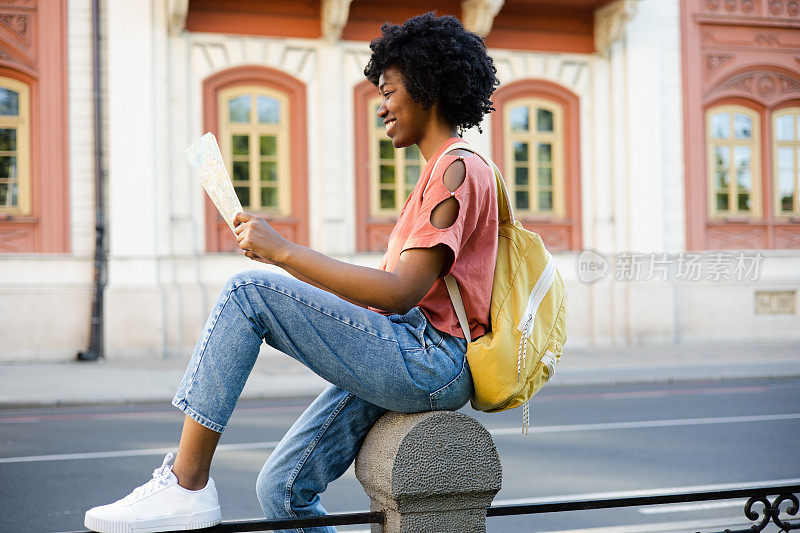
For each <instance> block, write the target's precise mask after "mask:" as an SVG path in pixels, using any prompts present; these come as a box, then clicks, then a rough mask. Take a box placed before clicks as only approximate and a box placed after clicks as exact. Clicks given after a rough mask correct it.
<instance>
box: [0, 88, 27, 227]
mask: <svg viewBox="0 0 800 533" xmlns="http://www.w3.org/2000/svg"><path fill="white" fill-rule="evenodd" d="M30 181H31V176H30V106H29V89H28V86H27V85H26V84H25V83H22V82H20V81H17V80H14V79H11V78H5V77H0V213H13V214H19V215H26V214H28V213H29V212H30V209H31V197H30V187H31V183H30Z"/></svg>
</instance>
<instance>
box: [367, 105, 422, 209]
mask: <svg viewBox="0 0 800 533" xmlns="http://www.w3.org/2000/svg"><path fill="white" fill-rule="evenodd" d="M380 103H381V98H380V97H379V96H378V97H375V98H372V99H371V100H370V101H369V102H368V103H367V117H369V118H370V121H369V122H370V127H369V162H368V166H369V189H370V214H371V215H372V216H374V217H396V216H398V215H399V214H400V209H401V208H402V207H403V204H404V203H405V201H406V198H408V196H409V195H410V194H411V191H412V189H414V184H416V183H417V180H418V179H419V175H420V172H421V171H422V167H423V166H424V165H425V160H424V159H423V158H422V155H421V154H420V152H419V148H417V146H416V145H413V146H409V147H407V148H399V149H395V147H394V146H393V145H392V140H391V139H390V138H389V137H387V136H386V128H385V126H384V125H383V120H382V119H381V118H380V117H379V116H378V114H377V111H378V107H379V106H380Z"/></svg>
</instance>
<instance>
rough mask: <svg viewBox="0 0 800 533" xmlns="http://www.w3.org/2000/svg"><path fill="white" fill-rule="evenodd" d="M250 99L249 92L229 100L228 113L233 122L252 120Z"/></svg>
mask: <svg viewBox="0 0 800 533" xmlns="http://www.w3.org/2000/svg"><path fill="white" fill-rule="evenodd" d="M250 100H251V98H250V95H249V94H245V95H243V96H239V97H237V98H231V99H230V100H228V113H229V117H230V119H229V120H230V121H231V122H250Z"/></svg>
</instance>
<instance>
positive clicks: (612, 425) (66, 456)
mask: <svg viewBox="0 0 800 533" xmlns="http://www.w3.org/2000/svg"><path fill="white" fill-rule="evenodd" d="M798 418H800V413H790V414H782V415H757V416H729V417H717V418H679V419H674V420H640V421H635V422H606V423H600V424H572V425H567V426H534V427H533V428H532V429H531V433H564V432H570V431H604V430H609V429H638V428H654V427H675V426H696V425H706V424H733V423H742V422H766V421H771V420H794V419H798ZM489 433H490V434H492V435H493V436H503V435H518V434H519V433H520V428H519V427H514V428H496V429H490V430H489ZM277 444H278V441H267V442H251V443H243V444H224V445H220V446H217V450H218V451H226V450H259V449H272V448H274V447H275V446H276V445H277ZM170 451H174V448H147V449H138V450H118V451H108V452H86V453H62V454H54V455H29V456H24V457H5V458H0V464H7V463H34V462H40V461H69V460H74V459H110V458H115V457H135V456H142V455H163V454H165V453H167V452H170Z"/></svg>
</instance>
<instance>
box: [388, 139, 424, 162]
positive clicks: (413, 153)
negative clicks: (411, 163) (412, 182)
mask: <svg viewBox="0 0 800 533" xmlns="http://www.w3.org/2000/svg"><path fill="white" fill-rule="evenodd" d="M391 144H392V143H391V142H389V145H391ZM405 152H406V159H407V160H419V147H418V146H417V145H416V144H412V145H411V146H407V147H406V150H405Z"/></svg>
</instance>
